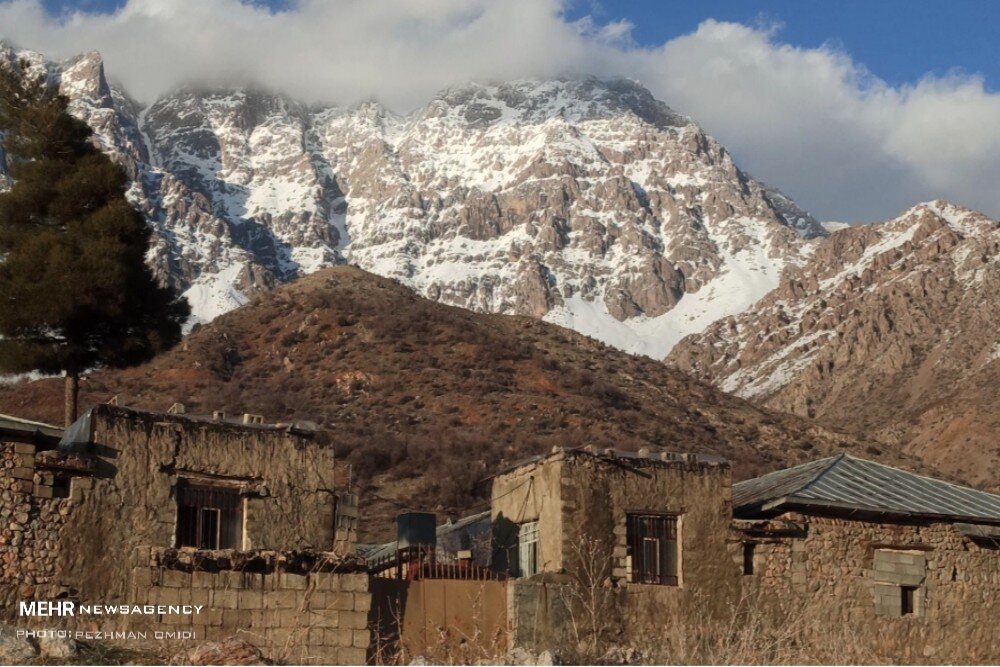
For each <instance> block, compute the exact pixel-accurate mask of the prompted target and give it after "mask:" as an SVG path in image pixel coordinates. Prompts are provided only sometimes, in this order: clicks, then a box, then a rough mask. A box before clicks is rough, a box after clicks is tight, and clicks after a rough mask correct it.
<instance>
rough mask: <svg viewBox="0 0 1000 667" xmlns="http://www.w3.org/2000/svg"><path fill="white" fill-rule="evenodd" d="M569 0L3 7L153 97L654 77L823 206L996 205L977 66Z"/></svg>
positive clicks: (19, 31) (745, 158) (184, 0)
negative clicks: (889, 70) (906, 70)
mask: <svg viewBox="0 0 1000 667" xmlns="http://www.w3.org/2000/svg"><path fill="white" fill-rule="evenodd" d="M562 10H563V1H562V0H421V1H420V2H415V1H413V0H378V1H372V0H299V2H298V4H297V5H296V6H295V7H294V9H292V10H290V11H287V12H278V13H272V12H270V11H268V10H266V9H263V8H261V7H257V6H253V5H250V4H243V3H241V2H239V1H238V0H129V2H128V3H127V4H126V5H125V7H124V8H122V9H121V10H120V11H118V12H116V13H114V14H110V15H91V14H74V15H69V16H65V17H62V18H61V19H53V18H52V17H50V16H48V15H47V14H46V13H45V12H44V11H43V9H42V8H41V5H40V2H39V1H38V0H13V1H8V2H0V35H2V36H3V37H5V38H7V39H10V40H11V41H13V42H14V43H16V44H19V45H22V46H25V47H28V48H33V49H36V50H39V51H42V52H43V53H46V54H47V55H49V56H51V57H68V56H71V55H74V54H76V53H79V52H82V51H88V50H92V49H97V50H99V51H101V53H102V54H103V55H104V57H105V60H106V62H107V69H108V73H109V75H110V76H111V77H112V78H116V79H118V80H120V81H121V82H122V83H123V84H124V86H125V87H126V89H127V90H128V91H129V92H130V93H131V94H132V95H134V96H136V97H138V98H140V99H143V100H147V101H149V100H152V99H153V98H155V97H156V96H157V95H159V94H161V93H163V92H164V91H166V90H169V89H170V88H172V87H175V86H177V85H180V84H183V83H188V82H195V81H196V82H201V83H208V84H221V83H230V82H238V83H255V84H257V85H263V86H267V87H271V88H275V89H280V90H283V91H285V92H287V93H289V94H291V95H293V96H295V97H298V98H302V99H305V100H307V101H311V102H319V101H322V102H336V103H351V102H353V101H356V100H358V99H361V98H367V97H376V98H379V99H382V100H383V101H385V102H386V103H387V104H389V105H390V106H393V107H395V108H397V109H403V110H405V109H408V108H412V107H414V106H417V105H419V104H422V103H424V102H426V101H427V100H428V99H429V98H430V97H431V96H432V95H433V94H434V93H436V92H437V91H439V90H440V89H441V88H443V87H445V86H447V85H449V84H451V83H454V82H457V81H465V80H496V79H507V78H517V77H549V76H556V75H560V74H581V73H590V74H596V75H598V76H610V75H624V76H629V77H632V78H637V79H639V80H640V81H642V82H644V83H645V84H646V85H647V86H649V88H650V89H651V90H652V91H653V92H654V94H656V95H657V96H658V97H660V98H661V99H663V100H664V101H666V102H667V103H668V104H670V105H671V106H673V107H674V108H675V109H677V110H678V111H681V112H683V113H686V114H688V115H690V116H692V117H693V118H695V119H696V120H697V121H698V122H700V123H701V124H702V125H703V126H704V127H705V128H706V129H707V130H708V131H710V132H711V133H713V134H714V135H715V136H716V137H718V138H719V139H720V140H721V141H722V142H723V143H724V144H725V145H727V146H728V147H729V148H730V150H732V151H733V153H734V154H735V155H736V157H737V160H738V161H739V162H740V163H741V165H742V166H743V167H744V168H746V169H747V170H748V171H750V172H751V173H753V174H754V175H755V176H756V177H758V178H761V179H763V180H765V181H768V182H769V183H771V184H773V185H775V186H777V187H779V188H781V189H782V190H784V191H785V192H787V193H788V194H790V195H791V196H792V197H794V198H795V199H796V200H798V201H799V203H801V204H803V205H804V206H806V207H807V208H809V209H811V210H812V211H813V212H814V213H816V214H817V215H819V216H820V217H823V218H826V219H842V220H872V219H878V218H883V217H888V216H889V215H892V214H893V213H895V212H898V211H899V210H901V209H903V208H906V207H907V206H909V205H911V204H913V203H915V202H917V201H922V200H927V199H932V198H936V197H945V198H948V199H952V200H954V201H956V202H958V203H962V204H965V205H968V206H972V207H976V208H979V209H981V210H984V211H985V212H987V213H989V214H991V215H994V216H1000V188H997V187H996V183H997V181H998V180H1000V123H997V122H996V119H997V118H1000V95H997V94H993V93H989V92H987V91H986V90H985V89H984V86H983V82H982V81H981V80H980V79H978V78H975V77H969V76H960V75H952V76H949V77H946V78H927V79H925V80H923V81H920V82H919V83H916V84H914V85H910V86H904V87H893V86H889V85H887V84H886V83H884V82H882V81H880V80H879V79H877V78H876V77H874V76H872V75H871V74H870V73H868V72H867V71H866V70H865V68H864V67H863V66H861V65H859V64H858V63H855V62H854V61H853V60H852V59H851V58H850V56H849V55H848V54H845V53H843V52H840V51H838V50H836V49H833V48H820V49H799V48H794V47H791V46H788V45H787V44H782V43H781V42H780V32H778V31H776V30H773V29H768V28H766V27H748V26H743V25H736V24H727V23H719V22H715V21H706V22H705V23H703V24H702V25H701V26H700V27H699V28H698V29H697V30H696V31H695V32H694V33H692V34H689V35H685V36H682V37H679V38H676V39H673V40H671V41H669V42H667V43H665V44H663V45H661V46H659V47H656V48H639V47H637V46H636V45H635V44H634V43H633V41H632V39H631V25H630V24H629V23H628V22H625V21H615V22H598V21H596V20H594V19H589V18H588V19H584V20H582V21H577V22H572V23H571V22H569V21H567V20H566V19H565V17H564V15H563V11H562Z"/></svg>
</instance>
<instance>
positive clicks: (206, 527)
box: [177, 480, 243, 549]
mask: <svg viewBox="0 0 1000 667" xmlns="http://www.w3.org/2000/svg"><path fill="white" fill-rule="evenodd" d="M177 546H178V547H196V548H198V549H239V548H241V547H242V546H243V500H242V498H240V494H239V491H238V490H237V489H234V488H226V487H217V486H207V485H199V484H192V483H190V482H188V481H187V480H181V481H179V482H178V484H177Z"/></svg>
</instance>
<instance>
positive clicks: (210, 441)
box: [57, 406, 335, 600]
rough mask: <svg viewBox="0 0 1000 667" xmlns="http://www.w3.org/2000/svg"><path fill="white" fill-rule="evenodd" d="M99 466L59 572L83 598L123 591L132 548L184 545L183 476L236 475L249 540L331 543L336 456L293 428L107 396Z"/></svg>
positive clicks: (257, 545)
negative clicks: (197, 415)
mask: <svg viewBox="0 0 1000 667" xmlns="http://www.w3.org/2000/svg"><path fill="white" fill-rule="evenodd" d="M93 418H94V422H93V424H94V426H93V437H92V440H93V442H94V443H95V444H94V453H93V455H94V457H95V459H96V466H95V468H96V472H95V479H94V485H93V488H92V489H90V490H89V491H88V492H87V493H85V494H84V496H83V498H82V500H81V502H80V503H79V504H78V506H77V507H76V508H75V509H74V512H73V514H72V516H71V517H70V519H69V520H68V521H67V523H66V526H65V527H64V528H63V532H62V535H63V542H64V544H65V545H66V548H64V549H62V551H61V553H60V557H59V561H58V567H57V570H58V573H59V575H60V577H61V578H62V579H63V581H64V583H66V584H68V585H73V587H74V588H76V589H77V590H78V592H79V595H80V596H81V598H83V599H88V600H98V599H103V600H107V599H121V597H122V596H123V595H124V593H125V582H127V581H128V575H129V572H128V570H127V569H125V566H124V565H123V562H124V561H125V559H123V558H122V554H128V553H131V551H132V550H133V549H134V548H135V547H138V546H160V547H170V546H174V541H175V533H176V521H177V501H176V487H177V484H178V482H179V480H182V479H186V480H191V481H193V482H197V483H209V484H227V485H230V486H235V487H236V488H238V489H239V490H240V494H241V497H242V498H244V499H245V505H244V540H243V544H242V545H241V546H242V548H244V549H303V548H313V549H321V550H323V549H330V548H332V547H333V543H334V509H335V490H334V468H333V463H334V460H333V459H334V457H333V449H332V447H331V446H330V445H329V444H328V443H324V442H318V441H314V440H312V439H309V438H306V437H302V436H299V435H294V434H292V433H289V432H287V431H286V430H283V429H277V428H267V427H251V426H236V425H230V424H226V423H223V422H212V421H207V420H206V421H199V420H195V419H190V418H186V417H183V416H179V415H164V414H153V413H143V412H137V411H131V410H127V409H123V408H117V407H112V406H98V407H97V408H95V409H94V413H93Z"/></svg>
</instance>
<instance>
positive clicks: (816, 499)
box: [492, 449, 1000, 662]
mask: <svg viewBox="0 0 1000 667" xmlns="http://www.w3.org/2000/svg"><path fill="white" fill-rule="evenodd" d="M492 517H493V526H494V559H493V564H494V567H497V568H500V569H502V570H504V571H506V572H507V573H509V575H510V576H511V577H512V579H511V580H509V581H508V588H509V590H510V595H509V598H508V599H509V607H508V616H509V619H508V626H509V631H510V640H511V643H512V644H514V645H521V646H527V647H530V648H535V649H544V648H551V647H554V646H555V647H559V646H564V647H566V646H569V647H572V646H574V645H578V644H579V643H580V640H581V638H586V636H588V635H589V636H594V635H598V636H601V637H603V638H604V639H605V640H606V642H607V644H610V645H615V644H617V645H619V646H621V645H625V646H629V645H632V646H636V647H639V648H642V649H646V650H648V649H650V648H653V649H654V650H656V652H657V654H658V655H659V656H660V657H661V658H664V659H668V658H669V657H670V656H675V657H676V656H690V655H691V653H690V652H687V653H685V651H689V650H690V649H689V648H687V647H689V646H690V644H691V643H692V642H697V641H699V640H702V639H706V640H707V643H708V644H710V645H713V646H719V645H722V644H724V643H725V641H726V640H725V637H724V636H723V635H725V633H732V632H733V628H734V627H736V626H737V625H738V624H745V623H748V622H750V621H749V619H750V618H751V617H755V620H754V622H760V619H766V621H763V622H766V623H770V624H772V626H781V625H782V624H785V625H787V626H789V628H790V632H791V631H794V632H795V633H797V634H796V636H797V637H799V638H800V639H801V640H803V641H815V642H820V643H822V642H825V643H826V644H830V643H831V642H838V641H845V640H846V641H849V642H851V643H852V644H853V645H852V646H851V647H850V648H851V655H855V656H868V657H869V658H870V659H871V660H895V661H903V662H921V661H928V660H930V661H935V660H947V661H953V660H957V661H959V662H984V661H986V662H989V661H996V660H997V658H998V657H1000V648H998V645H997V643H996V641H995V637H994V636H993V635H994V633H995V631H996V628H997V622H998V620H1000V604H998V601H997V600H998V598H1000V496H996V495H992V494H988V493H984V492H981V491H977V490H974V489H969V488H964V487H960V486H957V485H954V484H950V483H947V482H944V481H940V480H936V479H931V478H927V477H922V476H919V475H915V474H912V473H909V472H906V471H903V470H898V469H895V468H891V467H888V466H884V465H881V464H877V463H873V462H870V461H865V460H862V459H858V458H854V457H852V456H848V455H841V456H836V457H831V458H827V459H822V460H818V461H814V462H811V463H808V464H805V465H801V466H797V467H794V468H790V469H787V470H782V471H778V472H775V473H772V474H769V475H765V476H763V477H760V478H757V479H752V480H748V481H745V482H740V483H738V484H736V485H735V486H733V485H732V483H731V478H730V472H729V467H728V465H727V464H725V462H723V461H719V460H716V459H711V458H702V457H698V456H694V455H672V454H650V453H649V452H646V451H643V452H640V453H638V454H633V453H623V452H615V451H610V450H604V451H595V450H588V449H581V450H572V451H556V452H554V453H553V454H552V455H550V456H546V457H541V458H538V459H535V460H532V461H528V462H526V463H524V464H521V465H518V466H515V467H514V468H513V469H510V470H507V471H504V472H503V473H501V474H499V475H497V476H496V477H495V478H494V479H493V487H492ZM741 614H742V616H741ZM713 635H716V637H714V638H713V637H712V636H713Z"/></svg>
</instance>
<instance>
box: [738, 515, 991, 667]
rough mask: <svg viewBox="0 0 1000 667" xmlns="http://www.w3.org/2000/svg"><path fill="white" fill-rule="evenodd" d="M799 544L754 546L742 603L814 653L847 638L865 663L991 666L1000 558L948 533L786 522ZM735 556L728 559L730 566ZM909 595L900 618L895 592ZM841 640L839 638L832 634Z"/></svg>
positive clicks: (931, 527) (944, 529) (788, 539)
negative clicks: (905, 590) (791, 629)
mask: <svg viewBox="0 0 1000 667" xmlns="http://www.w3.org/2000/svg"><path fill="white" fill-rule="evenodd" d="M776 521H778V522H780V521H787V522H789V525H793V524H794V525H798V526H800V527H801V528H802V531H801V532H800V533H799V534H798V535H796V536H791V535H789V536H781V537H767V536H762V535H757V536H753V535H752V533H747V532H744V533H743V535H744V537H743V539H744V541H751V542H754V543H755V546H754V549H753V552H754V557H753V560H754V574H753V575H749V576H743V577H742V582H743V589H744V595H745V597H746V598H747V599H749V600H753V604H755V605H756V609H757V611H759V612H760V613H767V614H770V615H771V616H772V617H773V618H775V619H776V620H777V621H779V622H783V623H794V624H796V627H798V628H800V629H801V630H802V632H803V636H804V637H805V638H807V639H809V640H810V641H813V642H815V643H817V644H818V643H820V642H827V643H830V642H833V641H837V637H840V636H844V637H849V638H850V642H851V645H852V649H853V650H854V651H855V653H854V654H853V655H854V657H855V658H857V659H860V660H862V661H867V662H879V661H885V660H889V661H893V662H903V663H912V662H949V663H953V662H958V663H977V662H979V663H981V662H988V663H996V662H997V661H1000V644H998V643H997V642H996V636H995V634H996V629H997V622H998V619H1000V549H998V548H997V547H992V548H991V547H990V546H989V545H988V544H987V545H984V544H980V543H976V542H975V541H973V540H970V539H969V538H967V537H965V536H963V535H962V534H960V533H959V532H958V531H957V530H956V528H955V527H954V526H953V525H951V524H945V523H936V524H924V525H906V524H892V523H871V522H865V521H852V520H846V519H838V518H827V517H817V516H804V515H801V514H794V513H790V514H786V515H784V516H782V517H779V518H778V519H777V520H776ZM738 558H739V556H734V560H736V559H738ZM902 586H909V587H912V588H914V589H915V590H914V591H913V603H914V608H913V609H912V613H910V614H907V615H903V614H902V613H901V607H900V594H901V587H902ZM838 632H839V633H840V634H838Z"/></svg>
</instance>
